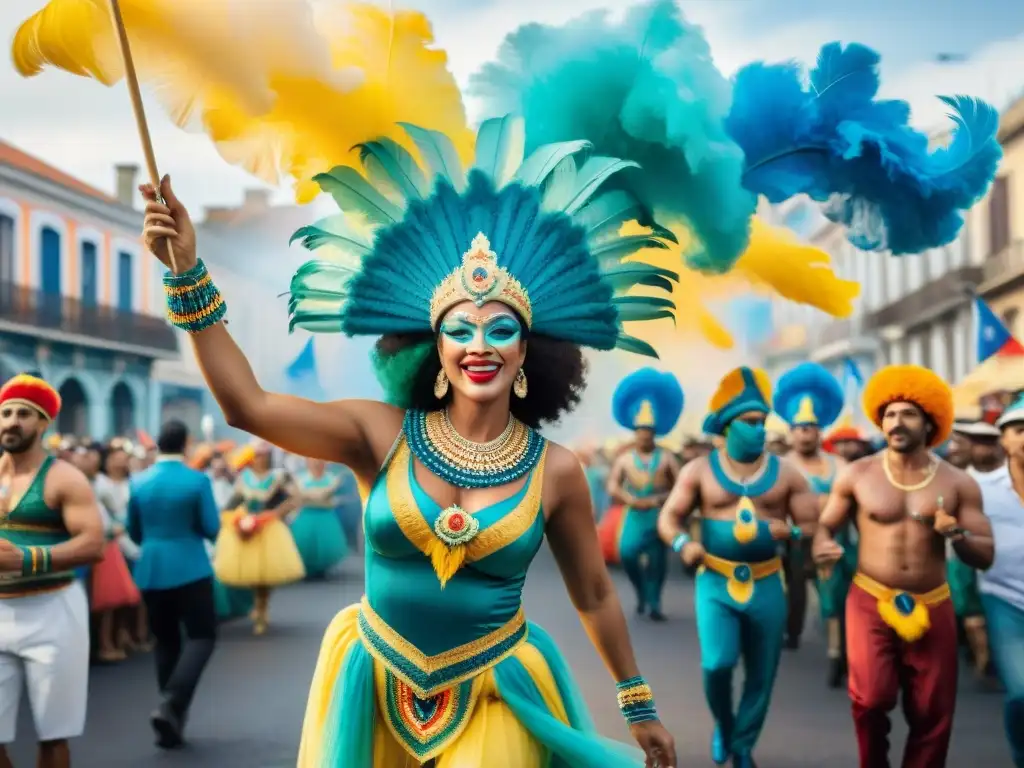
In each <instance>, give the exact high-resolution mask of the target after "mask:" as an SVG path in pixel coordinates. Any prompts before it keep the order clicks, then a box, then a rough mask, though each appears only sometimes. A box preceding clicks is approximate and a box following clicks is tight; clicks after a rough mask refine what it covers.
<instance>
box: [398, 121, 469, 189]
mask: <svg viewBox="0 0 1024 768" xmlns="http://www.w3.org/2000/svg"><path fill="white" fill-rule="evenodd" d="M398 125H399V126H400V127H401V128H402V130H404V131H405V132H406V133H407V134H408V135H409V138H410V139H412V140H413V143H415V144H416V148H417V149H418V150H419V151H420V154H421V155H423V161H424V163H425V164H426V166H427V169H428V170H429V171H430V175H431V176H432V178H431V183H432V184H433V183H435V182H436V181H437V179H438V177H440V178H441V179H444V180H445V181H447V182H448V183H449V184H451V185H452V186H453V187H454V188H455V190H456V191H460V190H461V189H462V188H463V186H465V178H466V176H465V172H464V171H463V169H462V161H461V160H459V153H458V152H456V151H455V145H454V144H453V143H452V140H451V139H449V138H448V137H447V136H445V135H444V134H443V133H441V132H440V131H431V130H427V129H426V128H420V127H419V126H417V125H411V124H409V123H399V124H398Z"/></svg>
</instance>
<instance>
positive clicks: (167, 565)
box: [128, 457, 220, 590]
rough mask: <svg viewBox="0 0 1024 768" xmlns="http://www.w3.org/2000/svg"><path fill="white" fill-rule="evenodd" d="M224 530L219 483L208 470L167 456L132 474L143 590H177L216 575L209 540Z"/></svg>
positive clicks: (131, 504) (131, 518) (131, 526)
mask: <svg viewBox="0 0 1024 768" xmlns="http://www.w3.org/2000/svg"><path fill="white" fill-rule="evenodd" d="M219 532H220V512H219V510H218V509H217V504H216V502H215V501H214V500H213V486H212V485H211V484H210V479H209V478H208V477H207V476H206V475H204V474H203V473H202V472H197V471H196V470H194V469H191V468H190V467H188V466H186V465H185V463H184V462H183V461H181V460H179V459H175V458H172V457H163V458H161V459H159V460H158V461H157V463H156V464H154V465H153V466H152V467H150V468H149V469H147V470H145V471H144V472H141V473H139V474H138V475H136V476H134V477H133V478H132V480H131V495H130V496H129V498H128V535H129V536H130V537H131V538H132V540H133V541H134V542H135V543H136V544H138V545H140V546H141V547H142V554H141V555H139V559H138V561H137V562H136V563H135V569H134V571H133V576H134V577H135V583H136V584H137V585H138V587H139V589H141V590H148V589H173V588H174V587H180V586H182V585H183V584H190V583H192V582H194V581H199V580H200V579H205V578H210V577H211V576H213V568H212V567H211V565H210V556H209V555H208V554H207V552H206V545H205V543H204V540H206V539H209V540H210V541H213V540H214V539H216V538H217V534H218V533H219Z"/></svg>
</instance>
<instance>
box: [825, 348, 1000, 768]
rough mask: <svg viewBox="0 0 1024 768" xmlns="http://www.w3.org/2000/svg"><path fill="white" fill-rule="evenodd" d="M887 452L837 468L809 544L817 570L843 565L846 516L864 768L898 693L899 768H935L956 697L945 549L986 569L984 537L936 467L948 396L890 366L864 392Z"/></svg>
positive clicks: (853, 693)
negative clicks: (902, 724)
mask: <svg viewBox="0 0 1024 768" xmlns="http://www.w3.org/2000/svg"><path fill="white" fill-rule="evenodd" d="M864 411H865V412H866V413H867V414H868V415H869V416H870V417H871V418H873V419H874V421H875V424H876V425H877V426H878V428H879V429H880V430H881V431H882V433H883V434H884V435H885V439H886V442H887V447H886V449H885V450H883V451H882V452H881V453H879V454H877V455H875V456H869V457H867V458H864V459H861V460H860V461H857V462H854V463H853V464H850V465H849V466H847V467H846V468H845V469H843V470H842V471H841V472H840V474H839V477H838V478H837V479H836V482H835V484H834V485H833V487H832V495H831V496H830V497H829V502H828V505H827V506H826V508H825V510H824V512H823V513H822V516H821V519H820V520H819V525H818V530H817V533H816V535H815V539H814V548H813V552H814V558H815V562H817V563H818V565H820V566H822V567H825V568H828V567H832V566H834V565H835V563H837V562H838V561H839V559H840V558H842V557H843V548H842V546H840V545H839V544H838V543H837V542H836V541H835V539H834V534H835V532H836V531H838V530H840V529H841V528H842V526H843V525H844V524H845V523H846V522H847V521H848V520H850V519H851V518H853V517H854V516H855V518H854V519H855V520H856V523H857V529H858V531H859V532H860V547H859V558H858V571H857V575H856V576H855V577H854V581H853V586H852V588H851V589H850V594H849V596H848V597H847V600H846V636H847V655H848V658H849V674H850V679H849V690H850V699H851V702H852V705H853V721H854V726H855V728H856V731H857V746H858V749H859V751H860V765H861V768H880V767H884V766H888V765H889V727H890V725H889V712H890V711H891V710H892V709H893V708H894V707H895V706H896V700H897V696H898V694H899V693H900V692H901V691H900V689H901V687H902V698H903V708H904V712H905V714H906V718H907V724H908V726H909V728H910V733H909V735H908V737H907V744H906V749H905V751H904V756H903V768H943V766H945V765H946V755H947V753H948V751H949V737H950V732H951V731H952V726H953V712H954V710H955V707H956V691H957V632H956V616H955V615H954V612H953V604H952V602H951V601H950V592H949V585H948V584H947V583H946V542H947V540H949V541H951V542H952V546H953V549H954V551H955V552H956V554H957V556H958V557H959V558H960V559H961V560H963V561H964V562H965V563H967V564H968V565H970V566H971V567H974V568H978V569H981V570H986V569H987V568H988V567H989V566H991V565H992V558H993V543H992V533H991V529H990V527H989V523H988V520H987V518H986V517H985V514H984V513H983V511H982V503H981V491H980V489H979V488H978V484H977V482H975V481H974V480H973V479H972V478H971V477H970V476H968V475H967V474H966V473H965V472H963V471H962V470H959V469H957V468H955V467H953V466H952V465H951V464H948V463H946V462H944V461H942V460H940V459H939V458H937V457H936V456H935V455H934V454H933V453H932V452H931V450H930V449H933V448H935V447H936V446H938V445H941V444H942V443H943V442H945V441H946V439H947V438H948V437H949V435H950V431H951V430H952V427H953V397H952V392H951V390H950V388H949V386H948V385H947V384H946V383H945V382H944V381H942V379H940V378H939V377H938V376H936V375H935V374H934V373H933V372H932V371H930V370H928V369H926V368H920V367H918V366H913V365H899V366H889V367H887V368H883V369H882V370H880V371H879V372H878V373H876V374H875V375H874V376H873V377H872V378H871V380H870V381H869V382H868V383H867V386H866V387H865V389H864Z"/></svg>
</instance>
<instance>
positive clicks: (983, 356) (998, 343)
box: [974, 297, 1024, 364]
mask: <svg viewBox="0 0 1024 768" xmlns="http://www.w3.org/2000/svg"><path fill="white" fill-rule="evenodd" d="M974 308H975V309H976V310H977V312H978V363H979V364H980V363H984V362H985V361H986V360H988V359H989V358H990V357H995V356H996V355H1024V345H1022V344H1021V343H1020V342H1019V341H1017V339H1015V338H1014V337H1013V334H1012V333H1010V330H1009V329H1008V328H1007V327H1006V326H1005V325H1003V321H1002V320H1000V319H999V318H998V317H996V313H995V312H993V311H992V308H991V307H989V305H988V304H986V303H985V302H984V301H982V300H981V299H980V298H977V297H975V299H974Z"/></svg>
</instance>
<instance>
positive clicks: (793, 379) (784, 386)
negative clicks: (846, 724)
mask: <svg viewBox="0 0 1024 768" xmlns="http://www.w3.org/2000/svg"><path fill="white" fill-rule="evenodd" d="M845 399H846V398H845V394H844V392H843V388H842V386H841V385H840V384H839V382H838V381H836V379H835V377H834V376H833V375H832V374H831V373H829V372H828V370H826V369H825V368H824V367H822V366H821V365H818V364H817V363H801V364H800V365H797V366H795V367H794V368H791V369H790V370H788V371H786V373H784V374H783V375H782V377H781V378H780V379H779V383H778V385H777V386H776V388H775V403H774V405H775V412H776V413H777V414H779V416H780V417H781V418H782V420H783V421H785V422H786V423H787V424H788V425H789V429H790V435H791V442H792V445H793V450H792V451H791V452H790V453H789V454H788V455H787V456H786V460H787V461H790V462H792V463H793V465H794V466H796V468H797V469H799V470H800V472H801V473H802V474H803V476H804V477H805V478H806V479H807V482H808V484H809V485H810V486H811V490H812V491H813V492H814V493H815V495H816V496H817V497H818V504H819V508H820V509H824V507H825V502H826V500H827V499H828V495H829V493H830V492H831V490H832V482H833V481H834V480H835V476H836V472H837V470H838V468H839V467H841V466H843V464H845V462H843V461H842V460H841V459H838V458H837V457H835V456H832V455H831V454H828V453H825V452H824V451H823V450H822V449H821V432H822V430H823V429H827V428H828V427H830V426H831V425H832V424H833V423H834V422H835V420H836V419H838V418H839V415H840V414H841V413H842V411H843V405H844V402H845ZM850 528H851V526H850V525H847V526H846V528H845V529H843V530H842V531H839V532H837V533H836V537H835V538H836V540H837V541H838V542H839V543H840V544H841V545H842V546H843V549H844V550H845V551H846V555H845V557H844V558H843V559H842V560H841V561H840V562H839V563H837V564H836V566H835V567H833V568H832V569H831V573H830V574H829V575H828V577H827V578H825V577H824V576H823V575H821V574H814V573H813V563H812V562H811V548H810V539H804V540H801V541H799V542H790V543H789V544H790V548H791V549H792V550H795V551H793V552H791V553H790V554H791V557H792V558H793V560H794V562H792V563H791V564H790V565H789V568H787V569H786V586H787V587H788V590H787V596H788V597H789V622H788V627H787V641H788V646H787V647H794V644H795V641H798V640H799V638H800V633H801V630H803V623H804V605H805V604H806V600H807V587H806V577H807V576H812V577H813V576H815V575H816V576H817V578H816V579H815V587H816V588H817V590H818V602H819V606H820V609H821V618H822V620H823V621H824V623H825V630H826V633H827V637H828V649H827V653H828V677H827V681H828V686H829V687H830V688H838V687H839V686H840V684H841V683H842V679H843V674H844V673H845V663H846V660H845V658H844V647H845V643H844V642H843V626H842V616H843V613H844V611H845V608H846V593H847V592H848V591H849V589H850V584H851V583H852V581H853V574H854V571H855V570H856V567H857V550H856V547H855V545H854V541H853V538H852V532H851V531H850ZM787 559H788V558H787Z"/></svg>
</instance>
